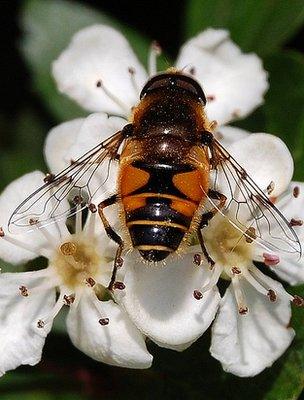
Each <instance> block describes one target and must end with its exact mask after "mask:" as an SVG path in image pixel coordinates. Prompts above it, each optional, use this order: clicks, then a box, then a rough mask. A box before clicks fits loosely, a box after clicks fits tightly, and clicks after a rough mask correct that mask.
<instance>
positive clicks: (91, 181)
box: [8, 132, 124, 233]
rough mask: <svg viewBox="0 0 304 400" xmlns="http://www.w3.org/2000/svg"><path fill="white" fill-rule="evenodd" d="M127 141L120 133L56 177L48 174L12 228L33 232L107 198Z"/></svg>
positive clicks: (18, 210)
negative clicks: (112, 173)
mask: <svg viewBox="0 0 304 400" xmlns="http://www.w3.org/2000/svg"><path fill="white" fill-rule="evenodd" d="M123 140H124V138H123V135H122V134H121V132H117V133H115V134H114V135H112V136H111V137H109V138H108V139H106V140H105V141H104V142H102V143H100V144H98V145H97V146H96V147H94V148H93V149H91V150H90V151H88V152H87V153H86V154H84V155H83V156H82V157H80V158H79V159H78V160H76V161H75V162H73V163H72V164H71V165H70V166H69V167H67V168H66V169H64V170H63V171H61V172H60V173H58V174H57V175H56V176H54V175H50V174H49V175H47V176H46V177H45V179H44V182H45V183H44V185H42V186H41V187H40V188H38V189H37V190H36V191H35V192H34V193H32V194H31V195H30V196H29V197H28V198H27V199H25V200H24V201H23V202H22V203H21V204H20V205H19V206H18V207H17V208H16V210H15V211H14V212H13V214H12V216H11V217H10V220H9V223H8V225H9V231H10V232H12V233H24V232H26V231H32V230H33V229H34V226H36V227H37V226H39V227H42V226H45V225H48V224H50V223H53V222H56V221H58V220H61V219H66V218H67V217H69V216H72V215H74V214H75V213H77V212H79V211H81V210H82V209H84V208H85V207H90V206H92V201H93V200H95V199H97V198H100V197H102V196H103V195H104V197H106V196H107V193H106V192H107V188H106V187H105V183H106V182H107V181H108V178H109V175H110V171H111V166H112V161H113V160H114V159H115V158H116V156H117V154H118V150H119V147H120V145H121V144H122V142H123ZM112 189H113V188H112ZM102 200H103V199H102Z"/></svg>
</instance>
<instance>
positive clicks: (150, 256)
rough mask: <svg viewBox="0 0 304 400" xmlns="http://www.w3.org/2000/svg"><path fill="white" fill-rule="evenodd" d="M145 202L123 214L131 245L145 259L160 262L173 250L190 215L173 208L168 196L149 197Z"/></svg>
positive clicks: (184, 230)
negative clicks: (141, 205) (142, 205)
mask: <svg viewBox="0 0 304 400" xmlns="http://www.w3.org/2000/svg"><path fill="white" fill-rule="evenodd" d="M146 200H147V204H146V205H145V206H144V207H140V208H138V209H136V210H133V211H131V212H128V213H126V223H127V227H128V229H129V232H130V236H131V240H132V244H133V247H135V248H138V250H139V251H140V254H141V255H142V257H143V258H144V259H146V260H148V261H160V260H163V259H164V258H166V257H167V256H168V255H169V254H170V253H172V252H174V251H175V250H177V248H178V247H179V245H180V243H181V241H182V239H183V237H184V235H185V233H186V232H187V230H188V228H189V226H190V223H191V218H189V217H187V216H185V215H183V214H181V213H179V212H177V211H175V210H173V209H172V208H171V207H170V199H166V198H160V197H157V195H155V197H149V198H147V199H146Z"/></svg>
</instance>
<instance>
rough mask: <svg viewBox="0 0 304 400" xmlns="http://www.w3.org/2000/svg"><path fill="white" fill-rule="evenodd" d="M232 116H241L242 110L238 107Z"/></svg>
mask: <svg viewBox="0 0 304 400" xmlns="http://www.w3.org/2000/svg"><path fill="white" fill-rule="evenodd" d="M231 116H232V117H233V118H239V117H240V116H241V111H240V110H238V109H236V110H234V111H233V113H232V114H231Z"/></svg>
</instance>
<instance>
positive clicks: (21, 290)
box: [19, 285, 29, 297]
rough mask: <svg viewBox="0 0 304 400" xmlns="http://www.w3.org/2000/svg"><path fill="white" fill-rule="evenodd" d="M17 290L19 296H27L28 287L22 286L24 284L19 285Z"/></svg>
mask: <svg viewBox="0 0 304 400" xmlns="http://www.w3.org/2000/svg"><path fill="white" fill-rule="evenodd" d="M19 290H20V294H21V296H23V297H28V295H29V292H28V289H27V287H26V286H24V285H22V286H20V287H19Z"/></svg>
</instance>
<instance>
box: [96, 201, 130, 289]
mask: <svg viewBox="0 0 304 400" xmlns="http://www.w3.org/2000/svg"><path fill="white" fill-rule="evenodd" d="M116 202H117V194H114V195H113V196H111V197H109V198H107V199H105V200H104V201H102V202H101V203H99V204H98V214H99V216H100V218H101V221H102V223H103V225H104V228H105V231H106V234H107V235H108V236H109V238H110V239H112V240H113V241H114V242H115V243H117V244H118V249H117V251H116V254H115V259H114V267H113V271H112V276H111V280H110V283H109V286H108V289H109V290H113V287H114V284H115V280H116V274H117V269H118V268H119V267H121V265H122V263H123V260H122V258H121V253H122V251H123V248H124V242H123V240H122V238H121V237H120V236H119V235H118V234H117V233H116V232H115V231H114V229H113V228H112V227H111V225H110V224H109V221H108V220H107V218H106V217H105V215H104V212H103V210H104V209H105V208H106V207H109V206H111V205H112V204H115V203H116Z"/></svg>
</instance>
